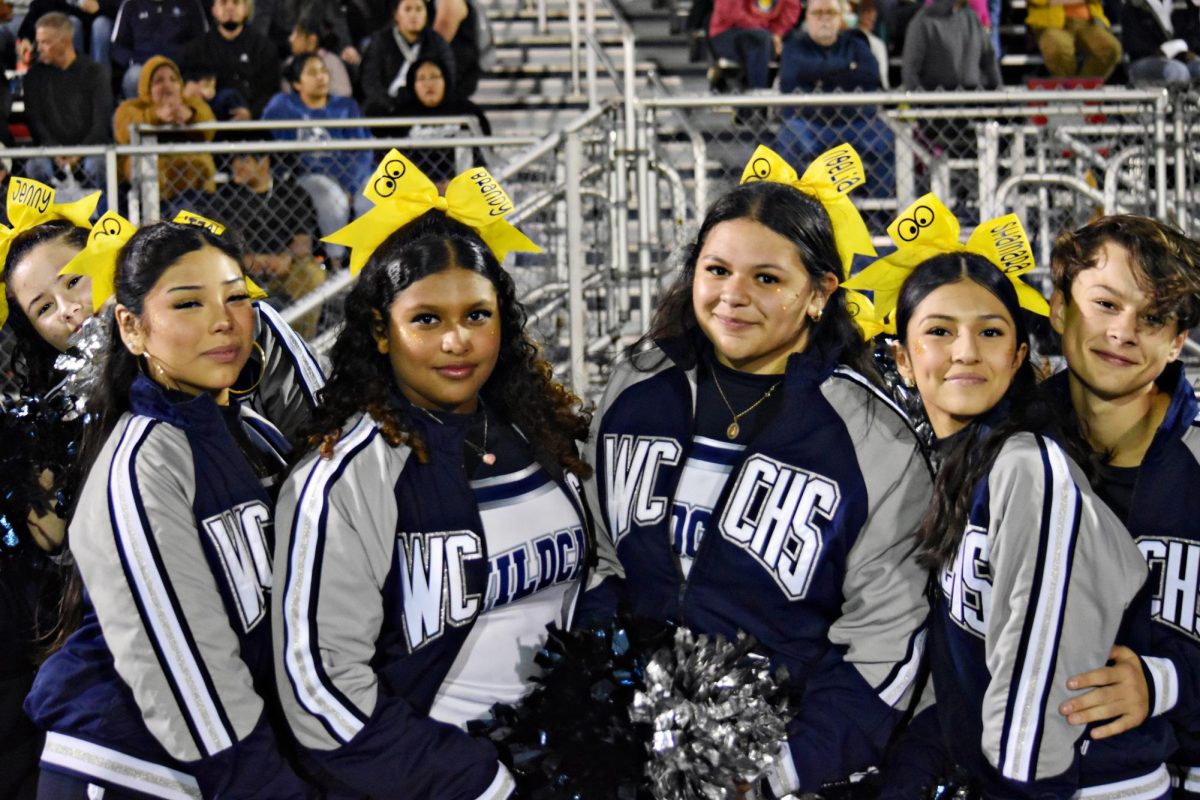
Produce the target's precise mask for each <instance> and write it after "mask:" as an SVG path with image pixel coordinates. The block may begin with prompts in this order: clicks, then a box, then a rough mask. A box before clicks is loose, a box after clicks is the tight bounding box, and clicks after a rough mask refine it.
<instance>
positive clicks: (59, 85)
mask: <svg viewBox="0 0 1200 800" xmlns="http://www.w3.org/2000/svg"><path fill="white" fill-rule="evenodd" d="M34 35H35V36H36V38H37V49H38V62H37V63H36V64H34V65H33V66H32V67H30V69H29V72H28V74H26V76H25V82H24V89H25V119H26V121H27V122H28V123H29V131H30V133H31V134H32V135H33V141H34V143H35V144H38V145H41V146H42V147H57V146H61V145H91V144H105V143H107V142H111V141H112V134H111V133H110V132H109V125H110V124H111V122H112V113H113V101H112V85H111V81H110V80H109V75H108V69H107V68H106V67H103V66H101V65H100V64H97V63H96V62H95V61H93V60H92V59H91V58H89V57H88V56H87V55H86V54H84V53H77V52H75V45H74V42H73V39H72V26H71V20H69V19H68V18H67V16H66V15H65V14H60V13H58V12H57V11H52V12H51V13H49V14H46V15H45V16H43V17H42V18H41V19H39V20H38V21H37V28H36V31H35V34H34ZM76 170H81V171H82V175H76V174H75V171H76ZM56 173H60V174H61V175H62V177H63V178H64V179H66V178H68V177H69V178H70V179H76V180H77V179H80V178H81V179H82V180H80V181H79V182H80V183H82V184H83V185H84V186H91V187H100V186H103V185H104V159H103V157H101V156H89V157H87V158H81V157H79V156H55V157H54V159H53V160H52V159H49V158H32V159H29V160H28V161H26V162H25V174H26V175H27V176H29V177H31V178H33V179H35V180H39V181H41V182H43V183H55V182H56V181H55V180H54V179H55V177H56V175H55V174H56Z"/></svg>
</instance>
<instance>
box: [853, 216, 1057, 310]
mask: <svg viewBox="0 0 1200 800" xmlns="http://www.w3.org/2000/svg"><path fill="white" fill-rule="evenodd" d="M888 235H889V236H891V237H892V241H893V242H895V243H896V251H895V252H894V253H892V254H890V255H887V256H884V257H883V258H881V259H879V260H877V261H875V262H874V263H873V264H871V265H870V266H868V267H867V268H866V269H864V270H863V271H862V272H860V273H858V274H857V275H855V276H854V277H853V278H851V279H850V280H848V281H846V283H845V284H844V286H845V287H846V288H847V289H859V290H864V289H865V290H868V291H872V292H874V295H875V300H874V302H875V313H876V316H877V319H879V320H886V322H885V323H884V324H885V328H884V329H885V330H886V331H887V332H888V333H895V332H896V328H895V325H896V321H895V319H894V313H893V312H894V311H895V309H896V303H897V302H898V301H899V298H900V288H901V287H902V286H903V285H904V281H905V280H907V279H908V276H909V275H911V274H912V271H913V270H914V269H916V268H917V266H918V265H919V264H921V263H922V262H924V261H926V260H928V259H930V258H932V257H934V256H936V255H941V254H942V253H975V254H976V255H980V256H983V257H984V258H986V259H987V260H988V261H991V262H992V263H993V264H995V265H996V268H997V269H999V270H1001V271H1002V272H1003V273H1004V274H1005V275H1006V276H1007V277H1008V279H1009V280H1010V281H1011V282H1012V284H1013V287H1014V288H1015V289H1016V290H1017V298H1018V300H1019V301H1020V303H1021V307H1022V308H1024V309H1026V310H1028V311H1032V312H1033V313H1035V314H1041V315H1042V316H1047V315H1049V313H1050V306H1049V305H1048V304H1047V303H1046V298H1045V297H1043V296H1042V294H1041V292H1039V291H1038V290H1037V289H1034V288H1033V287H1032V286H1030V285H1029V284H1027V283H1025V282H1024V281H1023V280H1021V278H1020V276H1021V275H1024V274H1025V273H1027V272H1029V271H1031V270H1032V269H1033V268H1034V260H1033V250H1032V249H1031V248H1030V246H1029V237H1027V236H1026V235H1025V228H1024V227H1022V225H1021V220H1019V219H1018V218H1017V215H1016V214H1005V215H1004V216H1002V217H996V218H995V219H991V220H988V221H987V222H981V223H980V224H979V226H978V227H976V228H975V230H974V231H973V232H972V233H971V236H970V238H968V239H967V243H966V244H962V243H960V242H959V225H958V220H957V219H956V218H955V216H954V214H952V213H950V209H948V208H946V206H945V205H943V204H942V202H941V201H940V200H938V199H937V197H935V196H934V195H932V194H927V195H924V196H923V197H920V198H918V199H917V200H916V202H914V203H913V204H912V205H910V206H909V207H908V208H906V209H904V211H903V212H902V213H901V214H900V216H899V217H897V218H896V219H895V220H893V221H892V224H891V225H889V226H888Z"/></svg>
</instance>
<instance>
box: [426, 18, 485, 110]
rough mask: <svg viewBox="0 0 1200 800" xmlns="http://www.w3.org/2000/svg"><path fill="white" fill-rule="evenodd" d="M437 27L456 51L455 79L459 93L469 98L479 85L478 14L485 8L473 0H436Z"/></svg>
mask: <svg viewBox="0 0 1200 800" xmlns="http://www.w3.org/2000/svg"><path fill="white" fill-rule="evenodd" d="M434 6H435V9H436V11H435V13H434V17H433V25H432V27H433V29H434V30H435V31H437V33H438V35H439V36H441V37H442V38H443V39H445V40H446V41H447V42H449V43H450V52H452V53H454V72H455V76H456V77H455V81H456V86H457V89H456V91H457V92H458V94H459V96H460V97H462V98H464V99H466V98H468V97H470V96H471V95H473V94H475V90H476V89H477V88H479V76H480V74H481V72H482V70H481V69H480V66H479V40H478V36H477V32H478V29H479V23H478V21H477V20H476V19H475V15H476V14H483V13H484V11H483V9H482V8H480V7H478V6H477V5H475V4H474V3H472V2H471V1H470V0H435V3H434Z"/></svg>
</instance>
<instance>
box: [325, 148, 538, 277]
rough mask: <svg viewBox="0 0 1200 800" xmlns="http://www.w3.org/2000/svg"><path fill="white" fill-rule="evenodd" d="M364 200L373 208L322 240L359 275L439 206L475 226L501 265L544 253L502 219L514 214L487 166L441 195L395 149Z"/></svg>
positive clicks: (470, 172)
mask: <svg viewBox="0 0 1200 800" xmlns="http://www.w3.org/2000/svg"><path fill="white" fill-rule="evenodd" d="M363 196H364V197H366V198H367V199H368V200H370V201H371V202H372V203H374V204H375V207H374V208H372V209H371V210H370V211H368V212H367V213H366V214H363V215H362V216H361V217H359V218H358V219H356V220H353V221H352V222H351V223H350V224H349V225H347V226H345V227H344V228H342V229H341V230H338V231H334V232H333V233H331V234H329V235H328V236H326V237H324V238H322V240H321V241H323V242H329V243H330V244H340V245H345V246H346V247H349V248H350V272H351V273H352V274H355V275H357V274H358V273H359V272H360V271H361V270H362V268H363V266H365V265H366V263H367V259H368V258H370V257H371V254H372V253H374V252H375V248H377V247H379V245H380V244H382V243H383V240H384V239H386V238H387V237H388V236H390V235H392V233H394V232H395V231H396V230H397V229H398V228H400V227H401V226H403V225H405V224H406V223H409V222H411V221H412V220H414V219H416V218H417V217H419V216H421V215H422V214H424V213H425V212H427V211H430V210H431V209H435V208H436V209H441V210H442V211H445V212H446V216H448V217H451V218H452V219H456V220H458V221H459V222H461V223H463V224H465V225H469V226H470V227H472V228H474V229H475V231H476V232H477V233H478V234H479V237H480V238H481V239H483V241H484V244H486V245H487V246H488V247H489V248H490V249H491V251H492V253H494V254H495V256H496V260H497V261H501V262H503V261H504V257H505V256H507V255H508V254H509V253H510V252H512V251H520V252H527V253H540V252H541V251H542V248H540V247H538V246H537V245H536V244H534V243H533V242H532V241H530V240H529V238H528V237H526V236H525V234H523V233H521V232H520V231H519V230H517V229H516V228H515V227H514V226H513V225H512V223H510V222H508V221H507V220H505V219H504V217H506V216H508V214H509V213H511V212H512V210H513V204H512V200H510V199H509V197H508V195H507V194H506V193H505V192H504V190H503V189H501V188H500V185H499V184H498V183H496V180H495V178H493V177H492V175H491V173H489V172H488V171H487V170H486V169H484V168H483V167H475V168H473V169H469V170H467V171H466V172H464V173H462V174H461V175H458V176H457V177H455V178H454V179H453V180H451V181H450V183H449V185H448V186H447V187H446V196H445V197H441V196H439V195H438V190H437V186H436V185H434V183H433V181H431V180H429V178H428V177H426V176H425V174H424V173H423V172H421V170H419V169H417V167H416V166H415V165H414V164H413V163H412V162H411V161H409V160H408V159H407V158H405V157H404V156H403V155H402V154H401V153H400V151H399V150H391V151H389V152H388V154H387V155H386V156H384V157H383V162H382V163H381V164H380V165H379V167H378V168H377V169H376V170H375V172H374V174H372V175H371V178H370V180H368V181H367V185H366V187H365V188H364V189H363Z"/></svg>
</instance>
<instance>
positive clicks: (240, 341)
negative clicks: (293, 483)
mask: <svg viewBox="0 0 1200 800" xmlns="http://www.w3.org/2000/svg"><path fill="white" fill-rule="evenodd" d="M240 263H241V262H240V253H239V251H238V249H237V247H236V243H234V242H233V241H231V238H230V236H228V235H225V236H218V235H216V234H214V233H212V232H211V231H209V230H208V229H206V228H204V227H200V226H196V225H188V224H178V223H161V224H157V225H152V226H149V227H147V228H144V229H142V230H141V231H139V232H138V233H137V234H135V235H134V236H133V237H132V238H131V239H130V241H129V242H128V244H127V245H126V246H125V247H124V248H123V249H122V250H121V255H120V258H119V262H118V265H117V268H116V277H115V289H116V305H115V307H114V309H113V311H112V312H111V316H110V317H109V320H108V321H109V324H110V325H111V326H112V327H113V332H112V337H111V342H110V345H109V348H108V351H107V354H106V358H105V362H104V367H103V372H102V375H101V377H100V379H99V385H98V386H97V388H96V390H95V392H94V394H93V397H92V400H91V402H90V405H89V413H90V414H91V415H92V423H91V425H90V427H89V429H88V432H87V436H86V438H85V441H84V445H83V451H82V454H81V460H82V462H83V465H84V468H85V471H86V474H87V478H86V480H85V483H84V486H83V489H82V491H81V493H80V496H79V497H78V499H77V502H76V504H75V507H74V509H73V513H72V515H71V522H70V527H69V536H70V541H71V548H72V552H73V553H74V556H75V560H76V563H77V565H78V567H79V571H80V573H81V574H82V576H83V579H84V582H85V584H86V586H87V597H86V601H85V605H84V614H83V624H82V626H81V627H80V628H79V629H78V630H77V631H75V633H74V634H73V635H72V636H71V637H70V638H69V639H68V640H67V642H66V644H65V645H64V646H63V648H62V649H61V650H59V651H58V652H57V653H55V654H54V655H53V656H52V657H51V658H50V659H49V660H48V661H47V662H46V663H45V664H44V665H43V667H42V669H41V671H40V672H39V674H38V677H37V680H36V682H35V684H34V687H33V690H32V692H31V693H30V695H29V698H28V699H27V701H26V711H27V712H28V713H29V715H30V717H31V718H32V719H33V720H34V721H35V722H36V723H38V725H39V726H40V727H42V728H43V729H45V730H47V731H48V733H47V737H46V745H45V748H44V750H43V753H42V762H41V766H42V777H41V781H40V784H39V788H38V796H39V797H40V798H47V799H53V800H58V799H59V798H63V799H65V798H79V799H82V798H92V797H97V796H100V795H101V794H103V795H104V796H106V797H135V796H136V797H144V796H150V797H162V798H199V797H201V796H204V797H230V798H235V797H246V798H250V797H281V798H282V797H305V796H309V794H310V792H309V790H308V789H307V788H306V787H305V785H304V784H303V783H302V782H301V780H300V779H299V778H297V776H296V775H295V773H294V772H293V771H292V769H291V768H290V767H289V766H288V765H287V763H286V762H285V760H284V758H283V757H282V755H281V753H280V748H279V746H278V744H277V741H276V737H275V735H274V733H273V732H272V728H271V725H270V723H269V714H268V709H269V708H270V705H269V701H270V698H272V697H273V696H274V688H273V686H272V671H271V656H270V636H271V633H270V625H269V622H268V619H267V615H268V608H269V603H270V600H269V598H270V592H271V583H272V581H271V562H270V548H271V537H272V530H271V515H270V502H271V497H270V495H269V494H268V491H267V489H266V488H265V487H266V486H267V485H269V483H270V481H271V478H272V476H273V475H274V474H276V473H278V472H279V471H280V469H281V468H282V467H283V465H284V462H283V453H284V452H285V451H286V441H285V440H284V438H283V436H282V435H281V434H280V433H279V431H278V430H277V429H276V428H275V427H274V426H272V425H271V424H270V423H268V422H267V421H266V420H265V419H263V418H262V417H260V416H258V415H257V414H255V413H254V412H253V411H251V410H250V409H249V408H247V407H245V406H243V405H241V404H240V403H239V402H238V400H237V395H236V390H234V389H233V387H234V384H235V383H236V381H237V379H238V376H239V375H240V374H241V373H242V370H243V368H244V367H245V365H246V362H247V360H248V359H249V357H250V353H251V350H252V348H253V341H254V340H253V333H254V316H255V312H254V309H253V307H252V306H251V303H250V294H249V289H248V285H247V282H246V280H245V278H244V276H243V274H242V270H241V266H240Z"/></svg>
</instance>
